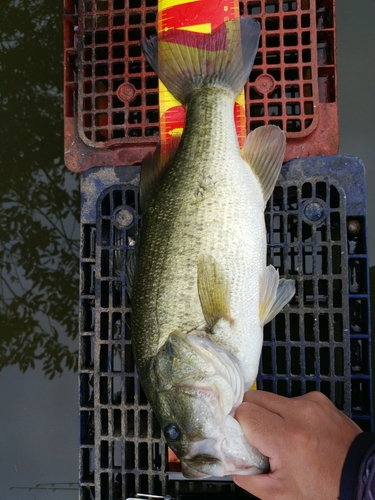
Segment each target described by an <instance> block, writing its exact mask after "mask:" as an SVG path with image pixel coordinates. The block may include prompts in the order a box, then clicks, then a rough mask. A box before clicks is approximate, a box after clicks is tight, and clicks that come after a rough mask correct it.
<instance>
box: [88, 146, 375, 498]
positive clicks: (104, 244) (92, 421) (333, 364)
mask: <svg viewBox="0 0 375 500" xmlns="http://www.w3.org/2000/svg"><path fill="white" fill-rule="evenodd" d="M138 182H139V167H136V166H130V167H125V168H124V167H113V168H111V167H106V168H102V169H92V170H89V171H87V172H86V173H84V174H83V176H82V185H81V192H82V209H81V264H80V266H81V286H80V294H81V295H80V365H79V380H80V400H79V407H80V422H81V433H80V478H79V482H80V498H81V499H82V500H88V499H91V498H94V495H95V498H96V499H107V498H108V499H111V500H112V499H125V498H127V497H129V496H131V494H133V493H134V492H137V493H150V494H159V495H165V494H167V493H169V494H171V495H173V496H175V497H177V496H178V497H179V498H184V495H187V494H188V495H189V498H191V497H194V498H197V499H198V498H207V497H208V495H209V494H211V493H212V494H213V495H214V497H215V498H219V496H220V495H225V498H231V497H232V498H239V497H242V496H243V497H249V495H248V494H247V493H245V492H242V491H241V490H238V489H237V487H236V486H235V485H234V484H233V483H232V482H231V481H229V480H224V481H213V480H209V481H207V480H206V481H188V480H184V479H182V478H181V476H177V480H171V478H170V476H168V473H167V472H166V469H167V455H166V446H165V441H164V438H163V437H162V434H161V431H160V427H159V425H158V422H157V420H156V418H155V417H154V415H153V412H152V409H151V407H150V406H149V404H148V402H147V399H146V397H145V395H144V393H143V391H142V389H141V387H140V384H139V381H138V376H137V372H136V369H135V366H134V361H133V356H132V349H131V302H130V297H129V296H128V294H127V290H126V279H125V260H126V256H127V255H128V253H129V252H132V251H133V250H134V242H135V239H136V236H137V232H138V227H139V222H140V214H139V206H138ZM265 216H266V224H267V228H268V260H269V262H270V263H273V264H274V265H275V266H276V267H277V268H279V270H280V275H281V276H286V277H289V278H292V279H294V280H295V281H296V291H297V292H296V295H295V297H294V299H293V300H292V301H291V303H290V304H289V305H288V306H286V307H285V309H284V310H283V311H282V312H281V313H280V314H279V315H278V316H277V317H276V318H275V319H274V320H273V321H272V322H271V323H270V324H269V325H267V326H266V328H265V340H264V349H263V353H262V360H261V366H260V370H259V377H258V387H259V389H265V390H269V391H274V392H277V393H279V394H283V395H286V396H295V395H299V394H303V393H305V392H307V391H311V390H320V391H322V392H323V393H325V394H327V396H329V397H330V398H331V400H332V401H333V402H334V403H335V404H336V405H337V406H338V407H339V408H340V409H342V410H343V411H344V412H345V413H346V414H347V415H349V416H350V417H351V418H353V419H354V420H355V421H356V422H357V423H358V424H359V425H360V426H361V427H362V428H363V429H365V430H371V429H372V420H373V418H372V417H373V416H372V381H371V359H370V353H371V337H370V309H369V308H370V302H369V275H368V255H367V229H366V196H365V177H364V168H363V165H362V163H361V161H360V160H358V159H357V158H352V157H348V156H333V157H310V158H301V159H296V160H292V161H290V162H288V163H287V164H285V165H284V167H283V169H282V172H281V176H280V179H279V181H278V183H277V186H276V188H275V190H274V193H273V196H272V197H271V199H270V201H269V203H268V205H267V209H266V215H265ZM175 477H176V476H175Z"/></svg>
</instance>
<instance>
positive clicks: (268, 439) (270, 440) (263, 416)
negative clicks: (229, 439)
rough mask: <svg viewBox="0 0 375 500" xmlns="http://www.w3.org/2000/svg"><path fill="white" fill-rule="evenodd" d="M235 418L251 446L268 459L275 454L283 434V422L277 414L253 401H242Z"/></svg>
mask: <svg viewBox="0 0 375 500" xmlns="http://www.w3.org/2000/svg"><path fill="white" fill-rule="evenodd" d="M235 418H236V419H237V420H238V422H239V424H240V426H241V428H242V431H243V433H244V435H245V437H246V440H247V441H248V442H249V443H250V444H251V445H252V446H255V447H256V448H257V449H258V450H259V451H260V452H261V453H263V455H266V456H267V457H269V458H270V459H272V457H274V456H276V454H277V449H278V447H279V446H280V440H281V439H282V438H284V435H285V422H284V420H283V419H282V418H281V417H280V416H279V415H277V414H276V413H273V412H270V411H268V410H267V409H265V408H262V407H261V406H259V405H256V404H253V403H242V404H241V405H240V406H239V407H238V408H237V410H236V413H235ZM284 439H285V438H284Z"/></svg>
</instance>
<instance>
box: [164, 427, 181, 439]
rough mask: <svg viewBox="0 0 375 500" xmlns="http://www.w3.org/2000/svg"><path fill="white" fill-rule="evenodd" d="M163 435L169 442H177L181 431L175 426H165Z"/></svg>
mask: <svg viewBox="0 0 375 500" xmlns="http://www.w3.org/2000/svg"><path fill="white" fill-rule="evenodd" d="M164 434H165V437H166V438H167V439H169V440H170V441H179V440H180V439H181V431H180V429H179V428H178V427H177V425H176V424H172V423H170V424H167V425H166V426H165V427H164Z"/></svg>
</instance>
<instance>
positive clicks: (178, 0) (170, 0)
mask: <svg viewBox="0 0 375 500" xmlns="http://www.w3.org/2000/svg"><path fill="white" fill-rule="evenodd" d="M193 2H199V0H159V2H158V11H159V12H161V11H162V10H164V9H169V8H170V7H175V6H176V5H182V4H184V3H193Z"/></svg>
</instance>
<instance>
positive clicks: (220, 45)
mask: <svg viewBox="0 0 375 500" xmlns="http://www.w3.org/2000/svg"><path fill="white" fill-rule="evenodd" d="M259 34H260V26H259V23H258V22H257V21H255V20H254V19H252V18H251V17H243V18H241V19H240V20H239V19H234V20H232V21H228V22H226V23H224V24H222V25H221V26H219V27H218V28H217V29H216V30H214V31H213V32H212V33H210V34H202V33H195V32H191V31H186V30H176V29H174V30H169V31H166V32H164V33H161V34H159V37H156V36H154V37H152V38H150V39H146V38H145V39H143V40H142V48H143V51H144V53H145V55H146V57H147V59H148V61H149V63H150V65H151V66H152V68H153V69H154V71H155V72H156V73H157V75H158V77H159V78H160V79H161V80H162V82H163V83H164V85H165V86H166V87H167V88H168V90H169V91H170V92H171V93H172V94H173V95H174V96H175V97H176V99H178V100H179V101H180V102H181V103H182V104H186V102H187V99H188V96H189V95H190V93H191V92H192V91H193V90H195V89H196V88H199V87H202V86H205V85H213V86H217V87H225V88H228V89H230V90H232V91H233V94H234V99H235V98H236V97H237V95H238V94H239V93H240V92H241V90H242V88H243V86H244V85H245V83H246V81H247V79H248V77H249V74H250V71H251V68H252V66H253V62H254V59H255V55H256V52H257V49H258V43H259Z"/></svg>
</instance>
